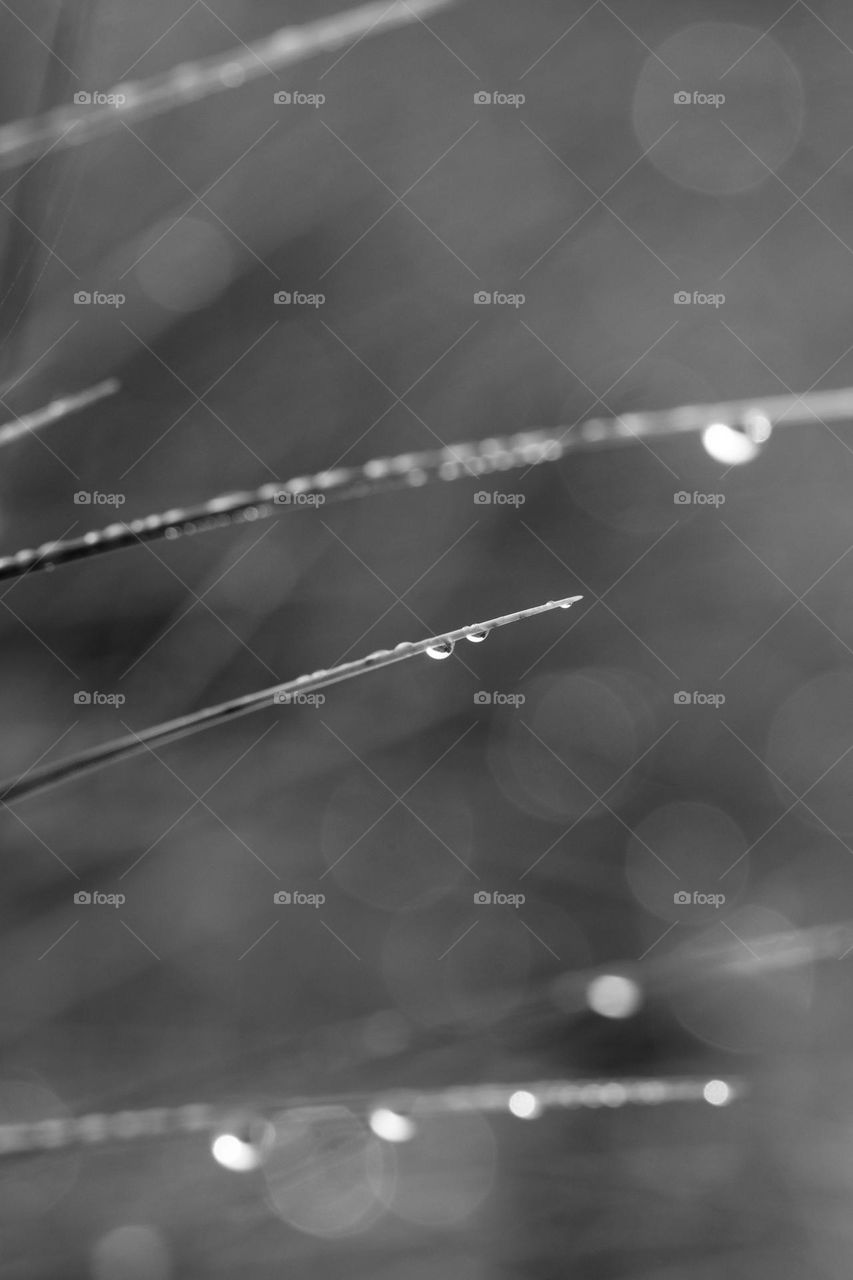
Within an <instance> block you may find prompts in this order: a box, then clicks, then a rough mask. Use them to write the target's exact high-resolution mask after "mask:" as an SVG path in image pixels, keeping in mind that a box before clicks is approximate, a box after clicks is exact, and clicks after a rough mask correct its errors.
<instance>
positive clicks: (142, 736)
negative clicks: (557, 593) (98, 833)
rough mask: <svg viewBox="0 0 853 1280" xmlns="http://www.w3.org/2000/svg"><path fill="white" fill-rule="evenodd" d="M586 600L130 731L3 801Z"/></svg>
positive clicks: (510, 616)
mask: <svg viewBox="0 0 853 1280" xmlns="http://www.w3.org/2000/svg"><path fill="white" fill-rule="evenodd" d="M582 598H583V597H582V596H568V597H566V598H565V599H563V600H549V601H548V603H547V604H540V605H534V607H533V608H531V609H521V610H519V611H518V612H516V613H507V614H503V615H502V616H501V617H499V618H491V619H489V621H488V622H475V623H471V624H470V625H469V626H465V627H460V628H458V629H457V630H456V631H446V632H444V633H443V634H442V635H440V636H433V637H432V638H430V639H428V640H415V641H404V642H403V643H402V644H398V645H397V646H396V648H394V649H377V650H376V651H375V652H374V653H369V654H367V655H366V656H365V657H363V658H356V659H354V660H353V661H352V662H342V663H340V664H339V665H338V666H336V667H329V668H328V669H326V670H322V671H315V672H313V673H312V674H311V675H305V676H297V677H296V679H294V680H287V681H285V682H284V683H283V684H277V685H273V686H272V687H271V688H269V689H261V690H259V691H258V692H256V693H247V694H244V695H243V696H242V697H240V698H232V699H231V700H230V701H228V702H220V703H217V704H216V705H215V706H212V707H205V708H203V709H202V710H201V711H193V712H191V713H190V714H189V715H185V716H180V717H178V719H176V720H168V721H166V722H165V723H164V724H158V725H154V726H152V727H151V728H149V729H143V730H141V731H140V732H139V733H135V732H133V731H132V730H131V732H130V734H129V735H128V736H127V737H124V738H117V739H115V740H114V741H113V742H106V743H104V744H103V745H101V746H99V747H92V748H91V749H90V750H88V751H81V752H80V753H79V754H78V755H73V756H69V757H68V758H67V759H65V760H60V761H59V762H58V763H57V764H50V765H44V766H43V767H42V768H40V769H33V770H31V771H30V772H29V773H26V774H23V775H22V776H21V777H19V778H17V779H15V780H14V781H11V782H8V783H5V784H0V802H2V803H3V804H10V803H12V802H13V801H15V800H21V799H23V798H24V797H25V796H31V795H35V794H36V793H38V792H41V791H45V790H47V789H48V788H49V787H54V786H56V785H57V784H58V783H60V782H66V781H69V780H70V779H72V778H78V777H80V775H81V774H83V773H88V772H90V771H91V770H93V769H101V768H104V767H105V766H106V765H110V764H114V763H115V762H116V761H117V760H121V759H124V757H125V756H129V755H136V754H138V753H139V752H141V751H145V750H150V749H151V748H152V747H153V746H155V745H156V746H163V745H165V744H166V743H167V742H176V741H177V740H178V739H179V738H186V737H188V736H189V735H191V734H194V733H198V732H199V731H200V730H202V729H211V728H213V726H214V725H219V724H224V723H225V721H226V720H235V719H237V718H238V717H239V716H244V715H247V714H248V713H249V712H251V711H260V710H262V709H263V708H265V707H273V706H277V705H287V704H290V703H295V702H298V701H300V700H301V699H302V698H304V697H305V696H306V695H307V694H310V693H314V692H316V691H317V690H318V689H325V688H328V687H329V686H330V685H333V684H340V683H341V682H342V681H344V680H353V679H355V678H356V677H358V676H363V675H366V674H367V673H368V672H369V671H378V670H380V669H381V668H383V667H390V666H392V665H393V664H394V663H397V662H403V661H404V660H405V659H407V658H414V657H415V656H416V655H417V654H421V653H427V651H429V650H433V651H436V652H435V653H434V655H433V656H442V657H443V656H447V655H446V652H445V651H447V650H449V651H450V652H452V649H453V646H454V645H455V644H456V642H457V641H458V640H465V639H468V638H469V637H470V636H476V637H478V638H483V637H484V636H485V634H487V633H488V632H490V631H494V630H496V629H497V628H498V627H506V626H508V625H509V624H510V623H511V622H520V621H522V620H523V619H525V618H533V617H535V616H536V615H537V614H540V613H547V612H549V611H550V610H551V609H569V608H571V606H572V605H573V604H575V603H576V602H577V601H578V600H581V599H582Z"/></svg>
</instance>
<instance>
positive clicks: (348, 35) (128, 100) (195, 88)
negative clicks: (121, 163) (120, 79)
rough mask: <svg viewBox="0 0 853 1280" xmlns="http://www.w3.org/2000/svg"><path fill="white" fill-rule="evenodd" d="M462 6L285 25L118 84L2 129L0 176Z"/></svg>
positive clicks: (374, 9)
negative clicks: (97, 98)
mask: <svg viewBox="0 0 853 1280" xmlns="http://www.w3.org/2000/svg"><path fill="white" fill-rule="evenodd" d="M458 3H459V0H406V3H402V2H401V3H397V4H395V3H394V2H393V0H375V2H374V3H371V4H365V5H361V6H359V7H358V8H355V9H349V10H347V11H345V12H343V13H336V14H333V15H332V16H331V17H327V18H320V19H318V20H317V21H315V22H307V23H305V24H304V25H303V26H299V27H296V26H293V27H280V28H279V29H278V30H277V31H274V32H273V33H272V34H271V35H269V36H266V37H265V38H264V39H262V40H257V41H255V42H254V43H252V44H240V45H237V47H236V48H233V49H229V50H228V51H227V53H222V54H217V55H216V56H215V57H211V58H204V59H200V60H199V61H197V62H183V63H181V64H180V65H179V66H177V67H173V68H172V69H171V70H169V71H167V72H164V73H163V74H162V75H159V76H152V77H151V78H150V79H148V80H134V81H128V82H127V83H126V84H118V85H115V86H114V87H113V88H112V89H111V90H110V92H109V94H104V95H102V96H103V98H104V99H106V98H108V97H110V96H118V95H123V97H124V101H123V102H119V103H115V102H107V101H106V100H105V101H103V102H92V101H90V102H87V103H83V104H81V105H74V106H68V107H58V108H56V109H54V110H53V111H48V112H46V113H45V114H44V115H41V116H36V117H34V118H33V119H29V120H16V121H13V122H12V123H10V124H7V125H4V126H3V127H2V128H0V170H2V169H8V168H10V167H11V166H13V165H16V164H21V163H23V162H24V161H27V160H36V159H38V158H40V157H41V156H42V155H43V154H44V152H45V151H47V150H52V151H54V152H55V151H58V150H62V149H64V148H65V147H72V146H79V145H80V143H83V142H88V141H89V140H90V139H91V138H98V137H102V136H103V135H104V134H106V133H110V132H111V131H112V130H114V129H117V128H118V127H119V125H120V122H121V121H122V120H138V119H142V118H146V117H149V116H155V115H162V114H163V113H164V112H166V111H172V110H174V108H175V107H179V106H182V105H183V104H184V103H187V102H197V101H198V100H199V99H200V98H206V97H208V96H209V95H210V94H212V93H222V92H224V91H225V90H227V89H236V88H240V86H242V85H244V84H246V83H247V82H249V81H250V80H257V79H259V78H260V77H261V76H265V75H270V74H271V73H273V72H275V71H276V69H277V68H279V67H286V66H291V65H292V64H293V63H296V62H304V61H305V60H306V59H308V58H313V57H316V56H317V54H318V53H327V52H329V51H332V50H335V49H340V48H342V47H343V46H344V45H347V44H353V45H354V44H357V43H358V42H359V41H360V40H362V39H364V38H365V37H367V36H371V35H376V34H378V33H379V32H382V31H387V30H390V29H391V28H394V27H402V26H407V25H409V24H411V23H415V22H420V20H421V19H422V18H423V17H425V16H426V15H428V14H431V13H435V12H437V11H438V10H440V9H446V8H448V7H449V6H450V5H452V4H458ZM89 96H90V97H91V95H89Z"/></svg>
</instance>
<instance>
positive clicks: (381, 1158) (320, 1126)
mask: <svg viewBox="0 0 853 1280" xmlns="http://www.w3.org/2000/svg"><path fill="white" fill-rule="evenodd" d="M331 1111H332V1109H331V1108H324V1115H323V1117H322V1120H321V1119H320V1118H318V1117H313V1116H311V1115H309V1114H306V1113H300V1112H297V1111H291V1112H289V1113H285V1114H283V1115H282V1116H280V1117H278V1118H277V1121H276V1126H275V1129H276V1136H275V1141H274V1143H273V1145H272V1147H271V1149H270V1151H269V1154H268V1156H267V1158H266V1160H265V1161H264V1171H263V1172H264V1179H265V1181H266V1185H267V1200H268V1202H269V1204H270V1206H271V1207H272V1209H273V1210H274V1211H275V1213H276V1214H277V1215H278V1216H279V1217H280V1218H282V1219H283V1220H284V1221H285V1222H287V1223H289V1224H290V1226H292V1227H294V1228H295V1229H296V1230H297V1231H304V1232H305V1233H306V1234H307V1235H311V1236H317V1237H322V1238H323V1239H330V1240H331V1239H340V1238H342V1237H344V1236H349V1235H357V1234H359V1233H360V1232H363V1231H367V1230H368V1229H369V1228H370V1227H371V1226H372V1225H373V1224H374V1223H375V1222H376V1221H377V1219H378V1218H379V1217H380V1216H381V1214H382V1213H383V1212H384V1209H385V1205H386V1203H387V1201H388V1200H389V1199H390V1198H391V1197H392V1196H393V1194H394V1185H395V1155H396V1152H397V1151H398V1150H399V1151H406V1150H410V1149H411V1148H408V1147H406V1146H405V1145H402V1146H400V1147H399V1148H391V1147H389V1146H388V1145H386V1144H385V1143H382V1142H380V1141H378V1139H377V1138H376V1136H375V1135H374V1134H373V1133H371V1132H370V1130H369V1129H368V1128H367V1126H366V1125H365V1124H363V1123H362V1121H361V1120H360V1119H358V1118H357V1117H356V1116H355V1115H353V1114H352V1112H351V1111H349V1110H348V1109H347V1108H346V1107H339V1108H336V1109H334V1111H333V1112H332V1113H331V1114H330V1112H331ZM417 1145H418V1144H417V1143H414V1144H413V1146H414V1147H417Z"/></svg>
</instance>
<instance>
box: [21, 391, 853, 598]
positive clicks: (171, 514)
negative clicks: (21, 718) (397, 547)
mask: <svg viewBox="0 0 853 1280" xmlns="http://www.w3.org/2000/svg"><path fill="white" fill-rule="evenodd" d="M851 418H853V387H845V388H841V389H840V390H836V391H818V392H811V393H806V394H803V395H802V396H796V395H785V396H765V397H763V398H757V399H752V400H730V401H721V402H719V403H716V404H696V405H680V406H678V407H677V408H674V409H662V410H654V411H651V412H647V413H626V414H621V415H620V416H619V417H615V418H588V419H587V420H586V421H584V422H580V423H574V424H572V425H571V426H568V427H550V428H537V429H535V430H531V431H522V432H518V433H517V434H515V435H511V436H497V437H492V438H490V439H487V440H469V441H464V442H462V443H460V444H452V445H446V446H445V447H444V448H442V449H429V450H424V451H423V452H420V453H403V454H398V455H396V456H395V457H390V458H373V459H371V460H370V461H369V462H365V463H363V464H361V465H360V466H354V467H335V468H334V469H333V470H331V471H318V472H316V473H314V474H313V475H306V476H296V477H294V478H293V479H291V480H284V481H280V482H277V483H273V484H265V485H262V486H261V487H260V488H259V489H247V490H243V491H241V492H239V493H223V494H219V495H218V496H217V497H215V498H210V499H208V501H206V502H200V503H195V504H194V505H192V506H186V507H175V508H173V509H172V510H170V511H164V512H159V513H156V514H153V515H148V516H140V517H139V518H138V519H136V520H130V521H122V522H116V523H115V524H111V525H108V526H107V527H106V528H105V529H98V530H92V531H91V532H89V533H86V534H85V535H83V536H81V537H77V538H67V539H64V540H62V541H53V542H45V543H43V544H42V545H41V546H40V547H31V548H27V549H25V550H22V551H18V552H15V553H14V554H13V555H8V556H2V557H0V581H2V580H3V579H8V578H19V577H21V576H22V575H23V574H25V573H34V572H37V571H38V570H40V569H47V568H51V567H52V566H54V565H59V564H67V563H69V562H70V561H72V560H83V559H86V558H88V557H89V556H97V555H103V554H104V553H105V552H108V551H116V550H119V549H120V548H122V547H132V546H135V545H136V543H138V542H155V541H158V540H159V539H161V538H168V539H175V538H179V537H182V536H183V535H187V534H194V533H204V532H206V531H208V530H210V529H220V528H222V527H223V526H224V525H229V524H233V523H241V522H242V521H249V520H251V521H254V520H265V519H269V518H270V516H273V515H279V514H281V512H282V510H284V509H286V508H287V507H291V508H293V507H301V506H312V505H315V504H317V503H319V502H329V501H337V502H340V501H344V500H346V499H353V498H365V497H370V496H372V495H374V494H377V493H384V492H387V491H389V490H394V489H404V488H421V487H423V486H424V485H427V484H435V483H438V482H443V481H451V480H462V479H474V480H476V479H479V478H480V477H482V476H485V475H493V474H495V473H496V472H505V471H513V470H516V471H517V470H521V469H528V468H530V467H533V466H537V465H539V464H541V463H545V462H556V461H558V460H559V459H560V458H562V457H564V456H565V455H566V454H568V453H573V452H576V451H582V450H589V449H605V448H613V447H615V446H618V445H624V444H630V443H631V442H633V441H636V440H642V439H655V438H661V437H666V436H670V435H679V434H681V433H682V432H687V431H702V430H703V429H705V428H706V427H708V426H709V424H711V423H714V422H726V423H731V424H732V426H733V428H736V427H739V426H741V425H742V426H744V428H745V431H746V433H747V435H748V434H749V432H750V431H754V430H756V427H755V424H757V423H760V424H761V431H762V433H765V432H766V434H767V435H769V432H770V430H771V429H772V427H773V426H775V425H777V424H778V425H782V424H784V425H804V424H808V423H812V422H820V423H824V424H825V423H826V422H827V421H836V422H838V421H849V420H850V419H851ZM765 438H766V437H765Z"/></svg>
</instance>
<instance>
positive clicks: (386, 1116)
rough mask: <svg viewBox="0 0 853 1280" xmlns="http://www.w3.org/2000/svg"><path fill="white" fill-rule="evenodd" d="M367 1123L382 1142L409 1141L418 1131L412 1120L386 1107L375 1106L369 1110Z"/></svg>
mask: <svg viewBox="0 0 853 1280" xmlns="http://www.w3.org/2000/svg"><path fill="white" fill-rule="evenodd" d="M368 1124H369V1125H370V1127H371V1129H372V1130H373V1132H374V1133H375V1134H376V1136H377V1138H382V1139H383V1141H384V1142H411V1140H412V1138H414V1136H415V1134H416V1133H417V1131H418V1129H417V1125H416V1124H415V1122H414V1120H412V1119H410V1118H409V1116H401V1115H400V1114H399V1112H397V1111H391V1110H390V1109H389V1108H388V1107H377V1108H376V1109H375V1110H374V1111H371V1113H370V1116H369V1117H368Z"/></svg>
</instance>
